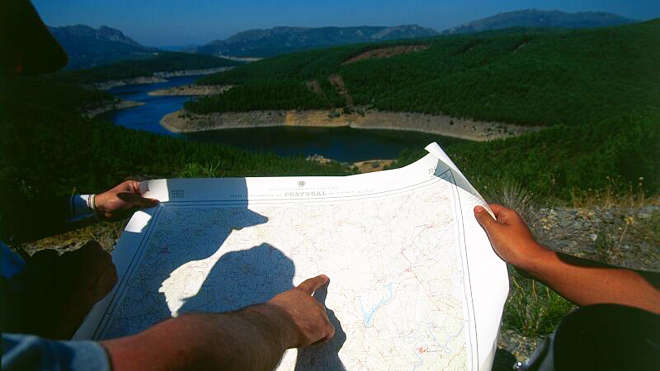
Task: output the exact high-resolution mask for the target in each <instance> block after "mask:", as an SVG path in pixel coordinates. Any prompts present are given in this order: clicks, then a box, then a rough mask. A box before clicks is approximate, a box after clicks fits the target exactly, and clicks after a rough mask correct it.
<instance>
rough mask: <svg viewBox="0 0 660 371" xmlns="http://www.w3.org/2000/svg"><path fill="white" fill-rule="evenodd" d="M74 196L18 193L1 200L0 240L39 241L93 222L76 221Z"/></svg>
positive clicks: (15, 241) (89, 220)
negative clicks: (72, 200) (21, 194)
mask: <svg viewBox="0 0 660 371" xmlns="http://www.w3.org/2000/svg"><path fill="white" fill-rule="evenodd" d="M70 199H71V198H70V197H48V198H47V197H41V198H34V199H31V200H29V199H27V198H25V197H21V196H14V197H13V198H11V199H8V200H5V202H2V204H0V240H4V241H9V242H10V243H12V244H20V243H25V242H31V241H36V240H39V239H42V238H45V237H49V236H54V235H57V234H60V233H64V232H68V231H70V230H73V229H76V228H80V227H83V226H85V225H89V224H91V222H92V221H93V219H92V218H88V219H87V220H81V221H77V222H72V221H70V220H69V219H71V216H72V215H71V205H70Z"/></svg>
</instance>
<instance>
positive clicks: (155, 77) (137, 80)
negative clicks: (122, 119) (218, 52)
mask: <svg viewBox="0 0 660 371" xmlns="http://www.w3.org/2000/svg"><path fill="white" fill-rule="evenodd" d="M232 68H233V67H214V68H204V69H196V70H179V71H170V72H165V71H161V72H154V73H152V74H151V76H138V77H133V78H130V79H118V80H108V81H102V82H95V83H92V84H85V85H83V87H85V88H90V89H97V90H110V89H112V88H116V87H119V86H126V85H143V84H156V83H159V82H167V79H168V78H172V77H184V76H198V75H199V76H202V75H211V74H214V73H218V72H222V71H226V70H229V69H232Z"/></svg>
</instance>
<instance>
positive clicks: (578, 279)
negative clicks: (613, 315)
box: [521, 249, 660, 313]
mask: <svg viewBox="0 0 660 371" xmlns="http://www.w3.org/2000/svg"><path fill="white" fill-rule="evenodd" d="M521 268H522V269H523V270H524V271H526V272H527V273H528V274H530V275H531V276H532V277H534V278H536V279H538V280H540V281H541V282H543V283H545V284H547V285H548V286H550V287H551V288H552V289H553V290H555V291H556V292H557V293H559V294H560V295H562V296H563V297H565V298H566V299H568V300H570V301H572V302H573V303H575V304H577V305H580V306H584V305H591V304H598V303H616V304H622V305H627V306H631V307H636V308H641V309H644V310H648V311H651V312H654V313H660V291H659V290H658V289H656V288H655V287H654V286H653V285H652V284H651V283H649V282H648V281H647V280H646V279H645V278H644V277H642V275H641V274H639V273H638V272H635V271H633V270H629V269H624V268H617V267H612V266H607V265H604V264H599V263H594V262H591V261H588V260H584V259H580V258H575V257H571V256H568V255H565V254H561V253H557V252H554V251H551V250H547V249H544V252H543V253H541V256H539V257H537V258H536V259H534V260H532V261H530V262H529V263H528V264H527V266H524V267H521Z"/></svg>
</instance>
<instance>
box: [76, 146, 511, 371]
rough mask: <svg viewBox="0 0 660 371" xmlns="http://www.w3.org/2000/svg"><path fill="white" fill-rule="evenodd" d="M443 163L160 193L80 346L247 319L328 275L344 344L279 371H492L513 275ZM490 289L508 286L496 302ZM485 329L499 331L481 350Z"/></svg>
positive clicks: (198, 184) (192, 184)
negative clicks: (184, 322) (229, 317)
mask: <svg viewBox="0 0 660 371" xmlns="http://www.w3.org/2000/svg"><path fill="white" fill-rule="evenodd" d="M439 164H441V162H440V161H438V159H437V157H433V156H431V155H428V156H426V157H424V158H423V159H422V160H420V161H418V162H416V163H415V164H413V165H410V166H408V167H406V168H403V169H398V170H392V171H386V172H382V173H374V174H366V175H357V176H349V177H305V178H294V177H291V178H233V179H173V180H158V181H151V182H150V183H149V184H148V187H150V188H149V191H148V192H152V193H151V194H152V195H156V196H158V197H159V199H161V200H162V202H161V203H160V205H159V206H158V207H157V208H154V209H151V210H149V211H148V212H143V213H142V214H136V215H135V216H134V217H133V219H132V220H131V221H130V222H129V224H128V225H127V227H126V231H125V232H124V234H123V235H122V239H121V240H120V241H119V243H118V245H117V248H116V250H115V252H113V260H114V261H115V263H116V264H117V270H118V274H119V284H118V285H117V287H116V288H115V289H114V290H113V292H112V293H111V294H110V295H109V296H108V297H106V299H104V301H103V302H101V303H99V305H98V306H97V307H96V308H95V311H94V312H93V313H92V314H90V316H89V317H88V319H87V320H86V323H84V324H83V326H82V327H81V329H79V331H78V333H77V335H76V336H77V338H83V336H84V337H85V338H92V339H109V338H116V337H121V336H126V335H130V334H135V333H138V332H140V331H143V330H145V329H147V328H148V327H150V326H152V325H154V324H156V323H158V322H160V321H162V320H164V319H166V318H169V317H171V316H179V315H182V314H185V313H193V312H225V311H232V310H237V309H240V308H243V307H245V306H248V305H252V304H256V303H263V302H265V301H267V300H269V299H270V298H272V297H273V296H275V295H276V294H278V293H281V292H283V291H286V290H289V289H291V288H292V287H294V286H296V285H298V284H300V283H301V282H302V281H303V280H305V279H307V278H309V277H313V276H316V275H318V274H322V273H323V274H326V275H327V276H328V277H330V282H329V283H328V285H327V286H326V287H324V288H323V289H321V290H319V291H317V292H316V293H315V297H316V299H317V300H319V301H320V302H322V303H323V304H324V305H325V306H326V308H327V310H328V316H329V318H330V321H331V322H332V324H333V325H334V326H335V329H336V332H335V336H334V337H333V339H331V340H330V341H328V342H325V343H321V344H317V345H314V346H311V347H308V348H304V349H300V350H295V349H294V350H289V351H287V352H286V353H285V354H284V356H283V358H282V360H281V362H280V364H279V366H278V368H277V369H278V370H297V371H302V370H468V369H470V370H478V369H485V368H489V367H490V364H489V361H488V357H490V355H489V354H490V353H488V351H490V350H491V347H492V346H493V344H494V343H495V336H496V333H497V328H498V325H499V316H498V315H500V314H501V311H500V312H497V310H493V309H492V307H493V305H494V304H492V303H493V302H494V299H493V298H495V299H497V300H498V301H499V302H498V303H495V304H496V305H497V306H501V305H503V302H504V298H505V297H506V285H507V282H506V280H505V279H504V280H502V279H501V278H498V275H501V276H504V277H506V270H505V266H504V264H503V263H501V261H500V260H499V259H497V258H496V256H495V257H494V258H492V257H490V256H489V255H488V254H493V255H494V253H492V249H491V248H490V246H489V245H488V242H487V238H486V236H485V234H484V235H483V236H482V235H480V234H479V233H482V234H483V231H482V230H481V229H480V228H479V227H478V224H476V221H470V220H468V219H466V215H468V214H467V213H466V211H465V210H468V211H470V214H471V205H469V204H467V203H466V201H465V200H472V201H470V202H476V201H475V200H478V198H477V197H476V196H475V197H473V196H472V195H471V193H469V187H467V186H466V185H464V184H467V183H465V182H464V184H463V183H459V184H458V185H457V184H456V183H455V181H454V176H455V175H454V174H455V173H452V170H451V169H449V168H448V167H447V166H444V167H443V166H440V165H439ZM462 184H463V185H462ZM295 192H299V193H305V192H308V193H309V195H308V196H305V194H306V193H305V194H303V195H298V194H296V193H295ZM461 192H462V193H463V194H465V195H466V196H463V197H461V196H460V194H461ZM147 195H149V194H147ZM292 195H295V196H292ZM470 223H471V224H470ZM466 228H471V229H469V231H470V233H466V232H465V231H466V230H468V229H466ZM475 236H476V237H478V238H479V240H478V245H475V243H477V242H474V241H476V240H474V238H476V237H475ZM471 239H472V240H471ZM466 245H470V246H472V247H473V248H472V250H469V249H466V247H465V246H466ZM468 257H469V260H470V261H468ZM491 258H492V259H493V260H487V259H491ZM479 259H482V261H479ZM472 261H476V262H477V264H476V265H475V264H472V265H471V264H470V263H471V262H472ZM500 271H501V272H500ZM473 272H477V274H478V275H474V274H471V273H473ZM493 277H494V278H493ZM475 279H477V281H475ZM489 279H491V280H499V281H501V282H498V283H497V285H499V286H502V287H503V288H504V289H503V290H500V291H501V292H498V293H497V294H496V295H497V296H493V294H492V290H490V291H489V289H488V288H490V287H493V284H490V283H489V282H488V280H489ZM479 280H481V281H479ZM475 282H476V283H477V284H479V285H481V286H480V287H481V288H480V287H479V286H475ZM475 287H476V288H477V289H479V291H477V293H478V294H479V296H475V294H474V293H475ZM488 295H490V296H488ZM475 303H477V304H480V306H479V307H477V306H476V305H475ZM480 308H481V310H482V312H479V310H480ZM475 313H476V315H475ZM480 313H481V317H479V315H480ZM483 313H486V315H483ZM478 318H484V320H481V322H479V321H478V320H477V319H478ZM488 321H490V322H488ZM480 323H481V324H482V327H479V324H480ZM483 324H489V326H490V327H487V326H483ZM480 328H483V329H485V330H484V331H481V332H480V333H481V334H483V333H487V331H490V332H491V334H490V335H489V336H488V337H487V338H485V337H482V338H481V339H482V340H481V341H479V338H478V337H477V336H476V335H478V332H477V329H480ZM484 339H485V340H484ZM482 344H483V345H485V346H481V345H482ZM484 365H485V366H484ZM477 366H479V367H477Z"/></svg>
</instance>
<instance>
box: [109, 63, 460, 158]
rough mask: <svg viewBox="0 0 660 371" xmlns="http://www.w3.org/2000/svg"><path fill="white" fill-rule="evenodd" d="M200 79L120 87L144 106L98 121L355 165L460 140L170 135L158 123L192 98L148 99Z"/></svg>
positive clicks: (375, 134) (239, 132)
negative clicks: (321, 157) (406, 150)
mask: <svg viewBox="0 0 660 371" xmlns="http://www.w3.org/2000/svg"><path fill="white" fill-rule="evenodd" d="M198 77H199V76H187V77H176V78H171V79H169V81H167V82H163V83H157V84H142V85H129V86H121V87H117V88H114V89H111V90H110V91H109V92H110V93H112V94H113V95H115V96H117V97H118V98H121V99H126V100H132V101H137V102H143V103H145V105H143V106H139V107H132V108H126V109H121V110H117V111H113V112H109V113H106V114H104V115H102V116H101V118H103V119H106V120H110V121H112V122H114V123H115V124H117V125H121V126H125V127H127V128H130V129H136V130H144V131H148V132H152V133H157V134H162V135H169V136H175V137H180V138H185V139H188V140H193V141H198V142H210V143H219V144H226V145H232V146H236V147H240V148H243V149H247V150H250V151H266V152H272V153H275V154H277V155H280V156H294V155H303V156H310V155H315V154H318V155H322V156H324V157H326V158H331V159H334V160H338V161H345V162H355V161H363V160H371V159H392V158H396V157H397V156H398V154H399V152H401V150H402V149H404V148H410V147H413V148H424V147H425V146H426V145H427V144H429V143H431V142H438V143H439V144H440V145H441V146H443V147H445V148H446V147H447V146H450V145H453V144H456V143H462V142H464V141H462V140H459V139H454V138H448V137H443V136H440V135H435V134H425V133H418V132H408V131H394V130H360V129H351V128H348V127H339V128H319V127H271V128H256V129H229V130H214V131H205V132H200V133H188V134H173V133H171V132H169V131H167V130H166V129H165V128H163V127H162V126H160V120H161V118H162V117H163V116H165V115H166V114H168V113H172V112H174V111H177V110H179V109H181V108H182V107H183V104H184V103H185V102H186V101H187V100H189V99H192V98H190V97H182V96H150V95H148V93H149V92H150V91H152V90H158V89H164V88H169V87H173V86H180V85H186V84H191V83H193V82H194V81H195V79H197V78H198Z"/></svg>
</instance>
